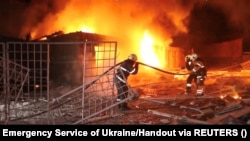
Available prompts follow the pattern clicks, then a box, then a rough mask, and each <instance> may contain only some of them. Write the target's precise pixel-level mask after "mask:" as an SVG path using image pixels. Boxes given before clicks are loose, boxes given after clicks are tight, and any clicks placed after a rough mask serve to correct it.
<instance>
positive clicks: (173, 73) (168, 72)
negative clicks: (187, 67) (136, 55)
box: [138, 62, 189, 75]
mask: <svg viewBox="0 0 250 141" xmlns="http://www.w3.org/2000/svg"><path fill="white" fill-rule="evenodd" d="M138 63H139V64H140V65H144V66H146V67H150V68H152V69H155V70H158V71H161V72H164V73H167V74H172V75H187V74H189V73H175V72H170V71H165V70H162V69H159V68H156V67H153V66H150V65H147V64H145V63H142V62H138Z"/></svg>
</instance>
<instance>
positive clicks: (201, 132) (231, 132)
mask: <svg viewBox="0 0 250 141" xmlns="http://www.w3.org/2000/svg"><path fill="white" fill-rule="evenodd" d="M2 136H3V137H25V138H32V137H45V138H51V137H83V136H165V137H166V136H168V137H182V136H193V137H209V136H211V137H240V138H243V139H244V138H247V137H248V131H247V129H244V128H243V129H218V128H216V129H182V130H176V129H172V130H163V129H158V130H147V129H135V130H126V129H121V130H114V129H94V130H92V131H90V130H79V129H74V130H62V129H55V130H47V131H39V130H37V131H28V130H26V131H24V130H22V131H20V130H13V129H7V128H4V129H2Z"/></svg>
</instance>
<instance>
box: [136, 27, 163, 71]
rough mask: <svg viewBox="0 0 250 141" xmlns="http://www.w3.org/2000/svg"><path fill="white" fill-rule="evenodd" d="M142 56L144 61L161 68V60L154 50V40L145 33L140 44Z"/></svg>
mask: <svg viewBox="0 0 250 141" xmlns="http://www.w3.org/2000/svg"><path fill="white" fill-rule="evenodd" d="M140 55H141V58H142V61H143V62H144V63H146V64H148V65H151V66H154V67H160V66H161V64H160V60H159V58H158V54H157V53H156V52H155V50H154V39H153V37H151V36H150V35H149V33H148V31H145V33H144V36H143V39H142V41H141V44H140Z"/></svg>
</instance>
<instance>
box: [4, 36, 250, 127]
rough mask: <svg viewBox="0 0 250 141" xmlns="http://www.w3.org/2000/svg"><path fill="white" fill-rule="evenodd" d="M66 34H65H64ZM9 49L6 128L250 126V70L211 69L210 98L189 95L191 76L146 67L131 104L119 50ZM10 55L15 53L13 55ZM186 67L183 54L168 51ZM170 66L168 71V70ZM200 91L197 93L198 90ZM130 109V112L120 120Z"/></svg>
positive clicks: (81, 40)
mask: <svg viewBox="0 0 250 141" xmlns="http://www.w3.org/2000/svg"><path fill="white" fill-rule="evenodd" d="M58 33H59V32H58ZM52 35H53V36H44V37H46V40H42V41H41V40H34V41H16V42H14V41H11V42H5V43H2V44H1V50H2V52H5V54H7V55H4V54H1V72H2V73H1V81H0V83H1V88H0V90H1V93H0V94H1V95H0V96H1V105H0V106H1V107H0V114H1V117H0V119H1V123H2V124H120V125H121V124H150V125H154V124H170V125H171V124H173V125H176V124H206V125H211V124H222V125H224V124H225V125H228V124H250V107H249V106H250V87H249V86H250V85H249V84H250V71H249V68H250V62H249V58H247V57H245V59H243V61H240V62H239V63H238V64H234V65H228V66H227V67H223V68H212V67H211V68H209V69H208V76H207V79H206V82H205V85H206V86H205V95H204V96H201V97H196V96H195V95H194V94H190V95H183V94H182V93H183V92H184V88H185V82H186V77H187V75H188V72H187V71H186V70H185V69H183V68H179V69H171V70H170V69H168V70H166V69H165V68H164V69H162V68H158V67H154V66H151V65H149V64H146V63H144V62H140V70H139V71H140V73H139V74H138V75H136V76H133V77H132V78H131V79H130V80H129V81H131V87H130V89H129V90H128V91H129V96H128V97H127V98H126V99H124V100H122V101H116V90H115V89H116V88H115V87H114V82H113V75H114V72H115V71H116V69H117V67H119V62H116V59H117V58H116V56H117V42H115V41H109V40H107V39H106V37H104V36H101V35H98V34H89V33H83V32H76V33H71V34H67V35H64V34H60V35H57V34H52ZM6 47H7V48H8V50H6ZM168 52H170V53H169V54H167V55H168V56H172V57H169V58H177V60H173V59H172V60H171V59H169V60H168V61H172V62H178V63H179V64H177V65H176V64H174V65H173V64H171V65H169V66H171V67H173V66H174V67H176V66H182V65H183V64H182V63H180V62H182V61H180V60H184V58H183V56H184V54H183V52H182V51H179V52H178V53H177V54H178V55H177V56H178V57H176V56H174V55H176V48H173V49H172V53H171V49H170V50H168ZM169 66H167V67H166V68H168V67H169ZM192 87H193V89H195V86H192ZM123 102H127V103H128V105H129V107H130V110H128V111H124V112H120V111H119V110H118V109H117V107H118V104H120V103H123Z"/></svg>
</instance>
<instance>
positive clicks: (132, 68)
mask: <svg viewBox="0 0 250 141" xmlns="http://www.w3.org/2000/svg"><path fill="white" fill-rule="evenodd" d="M136 61H137V56H136V55H135V54H130V55H129V56H128V58H127V59H126V60H124V61H123V62H122V63H121V64H120V66H119V68H118V69H117V73H116V74H115V77H114V82H115V85H116V88H117V101H121V100H123V99H125V98H127V97H128V90H129V85H128V84H127V79H128V77H129V75H130V74H132V75H135V74H137V72H138V69H139V67H138V66H139V63H138V62H136ZM118 108H119V109H120V110H122V111H124V110H128V109H129V108H128V105H127V103H126V102H122V103H121V104H119V105H118Z"/></svg>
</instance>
